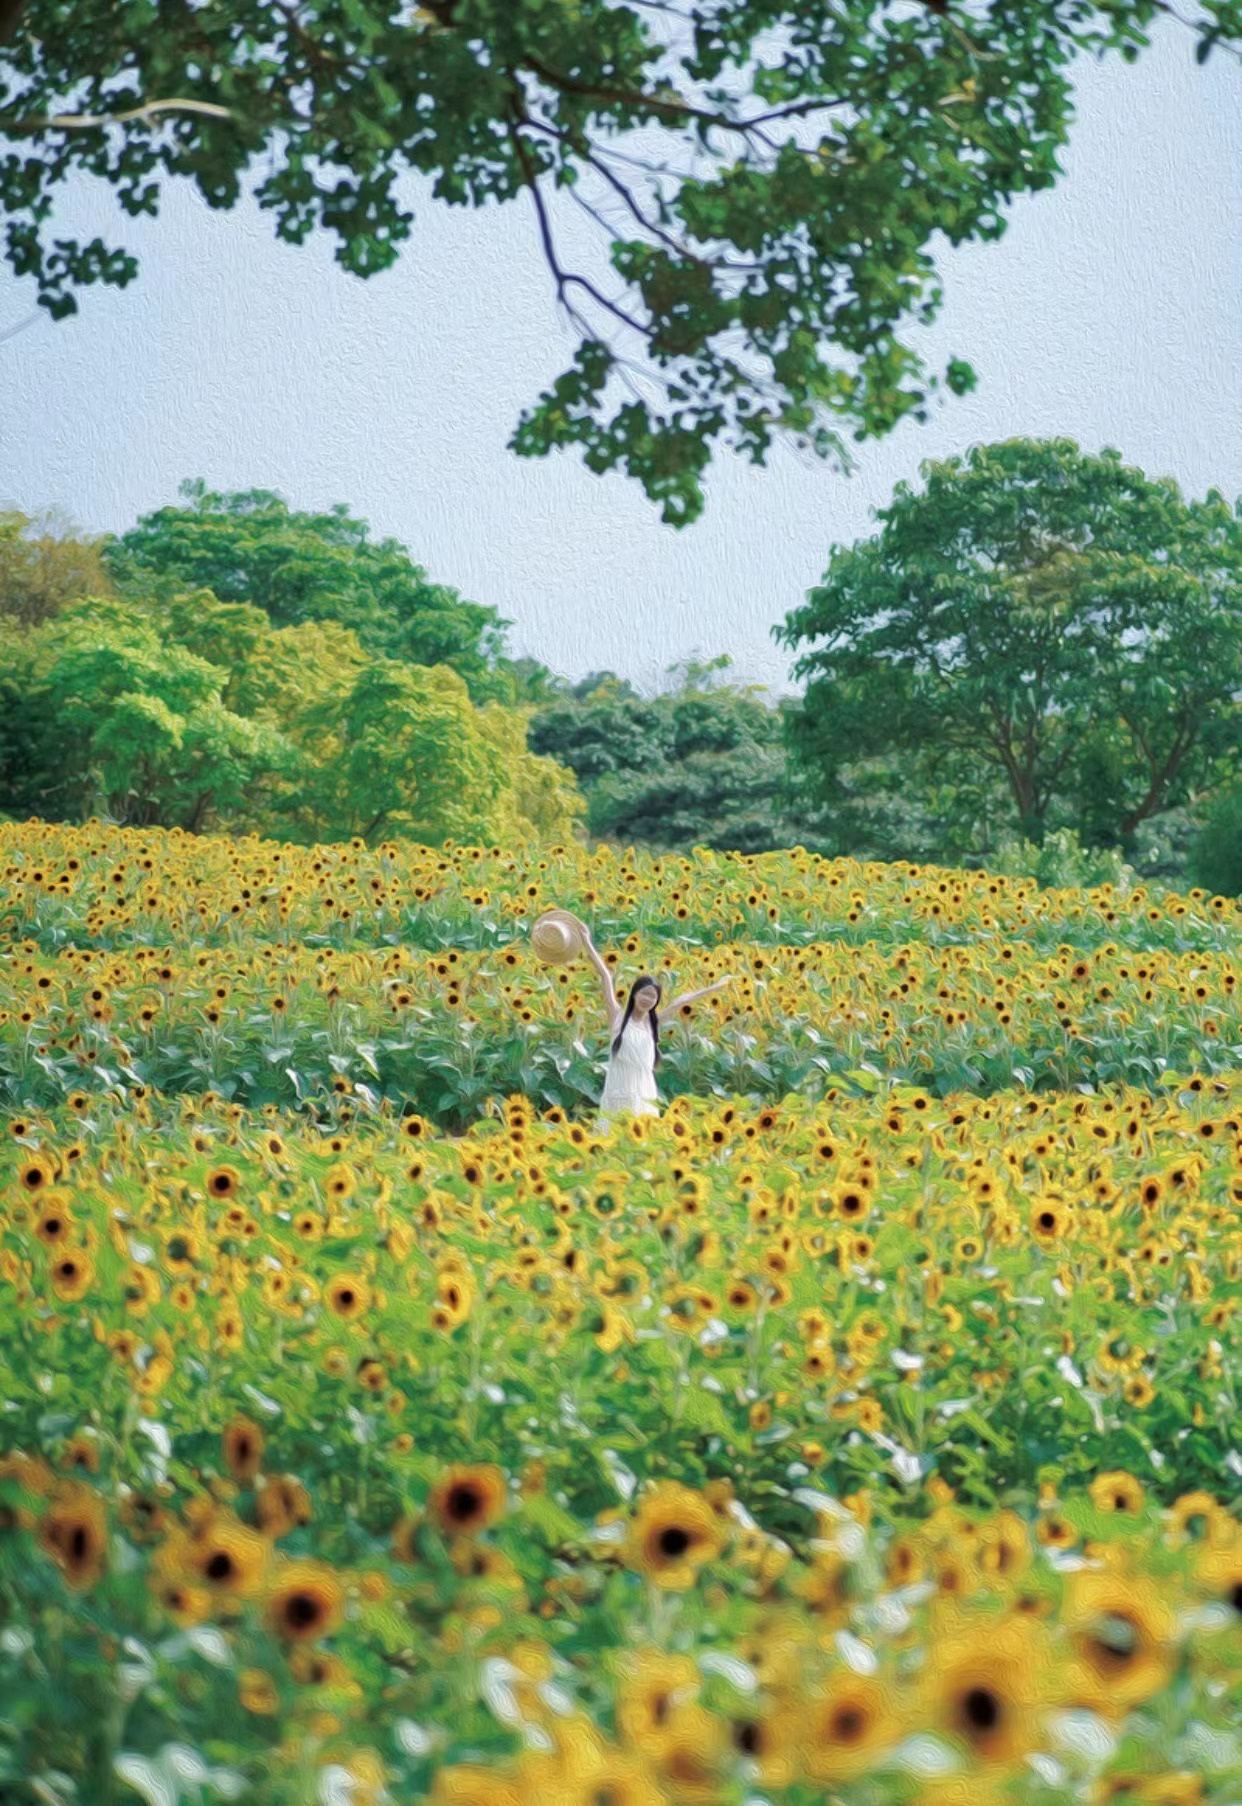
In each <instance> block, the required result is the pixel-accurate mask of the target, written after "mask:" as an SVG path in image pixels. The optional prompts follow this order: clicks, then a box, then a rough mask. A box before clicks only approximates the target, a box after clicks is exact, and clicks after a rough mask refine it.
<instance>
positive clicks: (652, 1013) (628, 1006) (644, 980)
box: [612, 973, 664, 1066]
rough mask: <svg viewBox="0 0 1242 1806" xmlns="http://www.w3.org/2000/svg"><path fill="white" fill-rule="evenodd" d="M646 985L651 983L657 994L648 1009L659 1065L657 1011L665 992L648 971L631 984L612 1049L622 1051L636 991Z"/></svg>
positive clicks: (656, 1063) (617, 1051)
mask: <svg viewBox="0 0 1242 1806" xmlns="http://www.w3.org/2000/svg"><path fill="white" fill-rule="evenodd" d="M644 985H651V986H652V987H653V988H654V990H655V994H656V1000H655V1003H653V1004H652V1006H651V1008H650V1009H649V1010H648V1011H647V1020H648V1022H650V1024H651V1039H652V1040H653V1041H654V1042H655V1061H654V1064H655V1065H657V1066H658V1065H659V1064H660V1020H659V1017H658V1015H657V1013H656V1011H657V1008H658V1006H659V1002H660V999H661V997H662V996H663V995H664V993H663V991H662V990H661V989H660V984H659V981H658V980H657V979H654V978H648V977H647V975H646V973H643V975H642V976H641V977H640V978H636V979H635V980H634V982H633V984H632V985H631V986H630V994H629V996H628V997H627V998H626V1000H625V1014H624V1016H622V1018H621V1026H620V1028H619V1029H618V1030H617V1032H616V1034H615V1035H614V1036H613V1042H612V1051H613V1053H619V1052H620V1051H621V1037H622V1035H623V1034H624V1033H625V1025H626V1023H627V1022H628V1021H629V1019H630V1017H631V1016H632V1015H633V1014H634V993H635V992H636V991H641V990H642V988H643V986H644Z"/></svg>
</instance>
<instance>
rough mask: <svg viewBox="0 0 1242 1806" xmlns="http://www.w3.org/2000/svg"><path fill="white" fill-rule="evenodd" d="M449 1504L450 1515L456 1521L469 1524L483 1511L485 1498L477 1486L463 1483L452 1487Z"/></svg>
mask: <svg viewBox="0 0 1242 1806" xmlns="http://www.w3.org/2000/svg"><path fill="white" fill-rule="evenodd" d="M447 1505H448V1515H449V1516H450V1517H451V1518H452V1519H453V1521H454V1523H457V1524H468V1523H469V1522H470V1519H471V1518H475V1517H478V1515H479V1513H480V1512H481V1511H482V1509H483V1500H482V1498H481V1497H480V1494H479V1490H478V1488H477V1487H475V1486H470V1485H468V1484H464V1483H463V1484H461V1485H458V1486H453V1487H450V1489H449V1495H448V1500H447Z"/></svg>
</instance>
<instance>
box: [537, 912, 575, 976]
mask: <svg viewBox="0 0 1242 1806" xmlns="http://www.w3.org/2000/svg"><path fill="white" fill-rule="evenodd" d="M530 944H531V946H532V947H533V948H534V949H535V952H536V953H537V954H538V956H539V958H540V959H541V960H542V961H543V962H544V964H545V965H548V966H563V965H565V964H566V963H567V962H568V961H569V960H571V959H575V958H576V957H577V956H578V954H579V953H581V951H582V924H581V922H579V920H578V918H577V916H574V915H571V914H570V913H569V911H568V910H567V909H549V910H545V911H544V913H543V915H541V916H540V918H539V920H538V921H537V922H536V923H535V924H534V925H533V926H532V928H531V931H530Z"/></svg>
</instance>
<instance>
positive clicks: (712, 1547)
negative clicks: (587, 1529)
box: [625, 1480, 723, 1592]
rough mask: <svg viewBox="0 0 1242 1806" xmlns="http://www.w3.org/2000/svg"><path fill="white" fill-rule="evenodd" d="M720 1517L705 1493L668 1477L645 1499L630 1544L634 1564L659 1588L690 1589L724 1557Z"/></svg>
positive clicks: (627, 1547) (629, 1554)
mask: <svg viewBox="0 0 1242 1806" xmlns="http://www.w3.org/2000/svg"><path fill="white" fill-rule="evenodd" d="M722 1543H723V1536H722V1530H721V1524H720V1519H719V1518H718V1517H717V1515H716V1513H715V1512H714V1511H713V1510H712V1508H711V1506H710V1505H709V1504H708V1502H707V1500H706V1499H705V1498H704V1497H703V1495H702V1494H701V1493H696V1492H691V1491H690V1489H689V1488H688V1487H685V1486H682V1485H680V1484H679V1483H678V1482H677V1481H675V1480H664V1481H661V1482H660V1483H659V1484H658V1485H657V1486H655V1487H654V1488H653V1489H652V1491H651V1492H650V1493H649V1494H648V1495H647V1497H646V1498H645V1499H644V1500H643V1501H642V1503H641V1505H640V1506H639V1508H638V1511H637V1513H636V1514H635V1516H634V1519H633V1520H632V1522H631V1524H630V1532H629V1536H628V1539H627V1541H626V1545H625V1558H626V1561H627V1563H628V1565H629V1566H630V1567H632V1568H635V1569H637V1570H638V1572H639V1573H641V1574H645V1575H646V1576H647V1578H648V1580H651V1581H654V1582H655V1584H656V1585H657V1586H660V1587H665V1588H668V1589H670V1590H671V1591H674V1592H684V1591H685V1590H686V1589H687V1588H688V1587H691V1586H693V1584H694V1581H695V1577H696V1575H697V1573H698V1570H699V1569H700V1568H701V1567H702V1566H703V1564H704V1563H705V1562H709V1561H713V1560H714V1559H715V1558H716V1556H717V1555H719V1553H720V1550H721V1547H722Z"/></svg>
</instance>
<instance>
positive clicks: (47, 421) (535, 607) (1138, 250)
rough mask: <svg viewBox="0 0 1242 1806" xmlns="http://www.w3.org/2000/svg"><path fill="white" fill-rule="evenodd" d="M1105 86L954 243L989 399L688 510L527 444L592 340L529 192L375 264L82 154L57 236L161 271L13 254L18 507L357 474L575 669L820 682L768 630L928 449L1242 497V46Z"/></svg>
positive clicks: (546, 650)
mask: <svg viewBox="0 0 1242 1806" xmlns="http://www.w3.org/2000/svg"><path fill="white" fill-rule="evenodd" d="M1078 109H1079V118H1078V121H1077V124H1076V127H1075V128H1074V131H1073V134H1072V136H1071V141H1070V145H1069V148H1068V150H1067V151H1066V152H1065V153H1064V154H1063V156H1062V162H1063V165H1064V167H1065V169H1066V175H1065V177H1064V178H1063V180H1062V181H1061V182H1060V184H1059V185H1058V186H1057V188H1056V189H1055V190H1053V191H1051V192H1050V193H1045V194H1042V195H1040V196H1037V197H1035V198H1033V199H1031V200H1027V201H1024V202H1022V203H1020V204H1018V205H1017V206H1016V207H1015V208H1014V209H1013V211H1012V215H1011V224H1010V227H1009V230H1008V232H1007V234H1006V235H1005V237H1004V238H1003V239H1002V240H1001V242H1000V243H999V244H996V245H983V246H977V247H972V248H970V249H968V250H964V251H961V252H957V253H950V254H947V255H946V256H945V257H944V259H943V260H942V263H941V269H942V273H943V275H944V278H945V289H946V300H945V306H944V309H943V313H942V316H941V320H940V322H939V323H938V325H937V326H936V328H935V329H934V330H933V331H932V332H931V333H930V334H928V335H927V339H928V344H929V348H930V349H931V351H932V353H933V362H934V363H938V364H941V365H942V364H943V362H944V360H945V359H947V358H948V357H949V356H953V355H956V356H961V357H965V358H967V359H969V360H970V361H971V362H972V363H973V364H974V366H975V368H976V370H977V372H978V376H979V386H978V389H977V390H976V391H975V393H974V394H973V395H971V396H968V397H966V398H965V399H962V400H956V401H955V400H950V401H949V402H947V403H946V405H945V407H944V408H943V409H942V410H941V411H940V412H939V413H938V414H937V415H936V417H935V418H934V420H933V421H932V422H931V423H930V424H928V425H926V426H923V427H919V426H917V425H914V424H912V423H911V424H906V425H903V426H902V427H901V428H900V429H899V430H898V431H897V432H896V433H894V434H893V435H892V436H891V437H890V438H889V439H887V440H885V441H882V442H880V443H878V444H870V445H866V446H863V447H860V448H858V450H859V458H860V468H859V470H858V472H857V473H856V474H855V475H854V476H852V477H848V478H845V477H841V476H838V475H835V474H833V473H832V472H831V471H830V470H829V469H828V468H827V467H826V466H821V465H820V464H818V462H816V461H815V460H813V459H812V460H800V459H799V458H798V457H796V456H795V455H793V454H792V453H790V452H787V451H785V452H779V453H777V454H776V455H775V456H774V457H773V459H772V461H771V462H770V463H769V465H768V467H767V468H766V469H764V470H760V469H756V468H754V467H752V466H750V465H748V464H742V463H739V462H735V461H732V460H729V459H728V458H722V459H720V460H718V461H717V463H716V464H715V465H714V466H713V468H712V471H711V473H710V477H709V495H708V504H707V508H706V511H705V513H704V515H703V516H702V517H701V519H700V520H699V521H698V523H697V524H696V525H694V526H692V527H689V528H685V529H682V530H681V531H680V532H679V531H677V530H675V529H673V528H671V527H666V526H664V525H663V524H662V523H661V521H660V519H659V516H658V514H657V512H656V510H655V509H654V508H653V507H652V506H651V504H650V503H649V502H647V500H646V499H645V497H644V496H643V495H642V493H641V491H640V490H639V489H638V487H637V486H636V485H634V484H632V483H631V482H629V480H628V479H626V478H624V477H621V476H610V477H606V478H599V477H593V476H591V475H590V474H589V473H587V472H586V471H584V470H583V469H582V468H581V466H580V465H579V464H578V463H577V460H576V456H575V454H573V453H562V454H557V455H554V456H553V457H552V458H550V459H544V460H539V461H535V462H528V461H524V460H519V459H517V458H516V457H514V455H513V454H512V453H510V452H508V451H506V450H505V441H506V440H507V438H508V437H509V434H510V432H511V430H512V428H513V425H514V423H515V421H516V419H517V417H518V415H519V413H520V411H521V409H522V408H523V406H524V405H525V404H526V403H528V402H529V401H531V400H532V399H533V398H534V397H535V396H536V395H537V394H538V392H539V391H540V389H541V388H542V387H543V385H544V384H545V383H546V382H547V381H548V380H549V379H550V378H551V377H553V376H554V375H556V374H557V373H558V372H559V371H560V370H561V369H563V368H564V367H565V365H566V364H567V362H568V360H569V357H570V355H571V353H572V347H573V339H572V337H571V336H570V333H569V329H568V328H567V327H566V326H565V325H564V324H563V323H562V321H561V320H560V319H559V317H558V314H557V310H556V307H555V304H554V300H553V297H552V294H551V291H550V285H549V281H548V277H547V272H546V270H545V267H544V265H543V263H542V260H541V257H540V253H539V249H538V243H537V239H536V235H535V230H534V222H533V218H532V215H531V212H530V209H529V204H528V201H527V200H526V199H525V198H523V199H522V200H521V201H519V202H517V203H514V204H512V205H510V206H507V207H504V208H499V207H489V208H488V209H487V210H485V211H484V212H482V213H472V212H467V211H464V210H458V209H454V210H451V211H450V210H448V209H444V208H440V207H437V206H435V205H434V204H433V203H430V202H426V203H421V204H419V205H418V219H417V222H416V225H415V228H414V235H413V237H412V239H411V241H410V242H409V244H408V245H407V247H406V249H405V252H404V254H403V256H402V258H401V260H400V262H399V263H398V265H397V266H396V267H395V268H394V269H392V270H390V271H387V272H385V273H384V274H383V275H380V276H375V277H372V278H370V279H369V280H367V281H363V280H361V279H359V278H356V277H353V276H350V275H348V274H347V273H346V272H345V271H343V270H342V269H341V268H340V266H339V265H338V264H336V263H335V262H334V261H333V258H332V248H333V243H334V241H333V240H331V239H329V238H327V237H326V236H323V237H318V238H314V239H311V240H308V241H307V242H306V243H305V244H304V245H302V246H300V247H294V246H290V245H284V244H281V243H280V242H279V241H278V240H277V239H276V238H275V236H274V233H273V229H272V222H271V218H270V216H269V215H265V214H263V213H261V212H260V211H259V210H258V209H257V208H255V207H253V206H251V205H249V204H245V205H242V206H239V207H238V208H236V209H234V210H233V211H232V212H228V213H213V212H211V211H210V210H209V209H208V208H207V207H206V206H204V205H203V204H202V203H201V202H200V201H198V200H197V198H196V197H195V195H194V193H193V191H192V190H190V189H188V188H185V187H183V186H180V185H178V186H176V187H173V188H170V189H167V190H166V191H165V199H164V203H163V210H162V213H161V215H160V217H159V219H158V220H154V221H151V220H142V221H135V220H130V219H128V218H126V217H125V216H124V215H123V214H122V213H121V212H120V210H119V209H118V208H117V207H116V205H115V203H114V201H113V200H112V198H111V196H110V194H109V193H108V192H107V191H104V190H102V189H101V188H99V187H98V186H97V185H95V184H93V183H91V182H88V181H86V180H83V181H82V182H81V183H80V184H79V185H78V186H76V187H74V188H72V189H70V190H68V191H66V193H65V198H64V202H63V203H62V206H61V208H60V211H59V213H58V216H57V219H56V226H57V229H58V231H62V232H63V231H67V230H69V229H71V228H72V229H76V230H78V231H82V230H85V231H86V232H87V234H88V235H93V234H94V233H96V232H98V233H100V234H102V235H103V236H104V237H105V238H106V239H107V240H108V242H109V243H112V244H118V243H119V244H122V245H125V246H126V247H127V248H129V249H130V250H132V251H134V252H135V253H136V254H137V255H138V257H139V259H140V264H141V269H140V274H139V276H138V278H137V280H136V281H135V282H133V283H132V284H131V285H130V287H129V288H128V289H123V290H114V289H104V288H98V289H94V290H88V291H86V292H85V294H84V295H83V296H82V300H81V311H80V313H79V314H78V315H77V316H76V317H74V318H72V319H70V320H68V321H66V322H61V323H58V324H53V323H52V322H51V321H50V320H49V319H47V318H46V317H45V316H41V317H40V318H39V319H38V320H37V321H36V322H35V323H34V324H32V325H30V326H29V327H25V328H22V322H23V321H25V320H26V319H27V318H28V317H29V316H30V315H31V313H32V311H33V310H34V295H33V288H32V285H31V284H30V283H29V282H26V281H21V282H19V281H18V280H17V279H16V278H14V277H13V276H12V275H11V273H10V272H9V269H8V265H7V264H0V506H5V505H8V506H16V507H19V508H22V509H24V510H26V511H28V512H29V511H34V510H37V509H40V508H43V507H45V506H49V505H54V506H57V507H59V508H61V509H63V510H65V511H67V512H68V513H69V514H71V515H72V516H73V517H74V519H75V520H76V521H77V522H78V523H79V524H80V525H81V526H83V527H85V528H88V529H93V530H103V529H108V530H112V531H117V532H119V531H123V530H124V529H125V528H126V527H128V526H130V525H132V523H133V522H134V521H135V520H136V519H137V518H138V516H139V515H140V514H143V513H146V512H149V511H150V510H152V509H155V508H159V507H163V506H166V505H168V504H171V503H174V502H175V501H176V500H177V486H178V483H179V482H180V481H181V479H182V478H183V477H190V476H202V477H204V478H206V480H207V483H208V485H209V486H210V487H212V488H216V489H244V488H251V487H260V488H265V489H275V490H277V491H278V492H279V493H281V494H282V495H284V496H285V498H286V499H287V500H288V501H289V502H290V504H291V505H292V506H294V507H297V508H324V507H327V506H329V505H331V504H332V503H334V502H338V501H342V502H345V503H347V504H348V505H349V507H350V509H351V511H352V512H354V513H355V514H357V515H360V516H361V517H362V518H363V519H365V520H367V521H369V522H370V524H371V527H372V530H373V532H374V533H375V534H377V535H383V534H392V535H394V536H395V537H397V538H398V539H400V540H401V541H402V542H403V543H404V544H406V545H407V546H408V547H409V548H410V550H411V552H412V553H413V555H414V557H415V558H416V559H417V560H418V561H419V562H420V563H421V564H423V565H425V566H426V568H427V569H428V571H429V572H430V573H431V574H432V575H433V576H434V577H435V578H437V579H439V580H440V581H443V582H446V583H451V584H453V585H455V586H456V587H457V588H459V589H460V590H462V591H463V592H464V593H465V594H466V595H467V596H469V597H471V598H472V599H474V600H477V601H480V602H489V603H492V604H493V605H494V606H496V607H498V608H499V609H500V611H501V613H502V614H504V615H507V616H508V617H509V618H510V619H511V620H512V621H513V623H514V625H513V628H512V631H511V635H510V638H511V644H512V646H513V649H514V650H515V651H516V652H519V653H521V652H529V653H533V654H534V655H535V656H537V657H539V658H541V659H543V660H545V661H546V662H547V663H548V664H549V665H551V666H552V667H553V668H554V669H556V670H558V671H562V672H564V673H565V674H567V675H568V676H571V677H579V676H582V675H583V674H585V673H586V672H587V671H589V670H593V669H600V668H604V667H611V668H612V669H614V670H617V671H621V672H623V673H625V674H626V675H628V676H630V677H631V678H633V679H634V680H635V681H636V682H638V683H640V684H641V685H643V686H644V687H649V686H653V685H654V684H655V683H656V682H657V681H658V679H659V674H660V673H661V672H662V671H664V670H665V668H666V667H667V666H668V665H669V664H670V663H672V662H673V661H674V660H677V659H681V658H685V657H687V656H690V655H692V654H694V653H696V652H700V653H702V654H704V655H708V656H710V655H713V654H715V653H717V652H721V651H725V652H728V653H730V654H731V655H732V656H733V659H734V664H735V670H736V673H737V674H738V676H740V677H742V678H744V679H746V680H748V681H754V682H761V683H766V684H769V685H771V686H772V687H773V688H774V689H777V690H780V689H785V690H788V689H791V688H794V687H795V686H793V685H792V684H791V683H790V682H789V679H788V675H787V674H788V668H789V664H790V658H789V655H787V654H786V653H785V652H783V651H782V650H781V649H780V648H778V647H777V646H776V645H775V643H774V642H773V640H772V638H771V633H770V630H771V627H772V624H773V623H774V622H776V621H777V620H779V619H780V618H781V617H782V616H783V615H784V614H785V613H786V612H787V611H788V610H789V609H790V608H792V607H795V606H797V605H798V604H799V602H800V601H801V600H802V598H803V596H804V594H805V592H806V590H807V588H808V587H809V586H810V585H812V584H813V583H814V582H815V581H816V580H817V579H818V577H819V575H820V573H821V572H822V570H823V568H824V565H825V563H826V561H827V555H828V551H829V548H830V547H831V546H832V545H833V544H834V543H836V542H841V541H851V540H854V539H857V538H859V537H861V536H863V535H865V534H866V533H867V532H868V531H869V529H870V525H871V520H872V510H873V509H874V508H876V507H880V506H882V505H883V504H884V503H885V502H886V501H887V499H888V497H889V495H890V494H891V491H892V487H893V484H894V482H895V481H897V480H898V479H899V478H902V477H906V478H911V479H912V478H915V477H916V476H917V471H918V466H919V464H920V462H921V461H922V460H923V459H924V458H927V457H941V456H945V455H947V454H949V453H952V452H958V451H963V450H965V449H966V448H967V447H968V446H969V445H971V444H974V443H978V442H980V441H986V440H989V439H996V438H1003V437H1007V436H1009V435H1012V434H1017V433H1027V434H1038V435H1045V434H1068V435H1069V436H1070V437H1072V438H1075V439H1077V440H1078V441H1079V442H1080V444H1082V445H1083V446H1084V447H1086V448H1088V449H1090V450H1097V449H1099V448H1100V447H1101V446H1103V445H1115V446H1117V447H1118V448H1119V449H1120V451H1121V452H1122V453H1123V455H1124V456H1125V457H1126V458H1127V459H1128V460H1130V461H1132V462H1134V463H1137V464H1139V465H1141V466H1143V468H1145V469H1146V470H1147V471H1148V472H1149V473H1151V474H1152V475H1166V474H1167V475H1172V476H1174V477H1176V478H1177V480H1178V481H1179V482H1180V483H1181V484H1182V486H1183V488H1184V489H1185V490H1186V491H1187V492H1188V493H1190V494H1192V495H1201V494H1202V493H1203V492H1204V491H1205V490H1206V489H1207V488H1209V487H1212V486H1215V487H1218V488H1220V489H1222V490H1224V492H1225V493H1226V495H1228V496H1229V497H1230V498H1231V499H1232V498H1234V497H1236V496H1237V495H1239V494H1240V493H1242V355H1240V353H1242V327H1240V325H1239V322H1240V321H1242V205H1240V204H1239V199H1238V196H1239V177H1240V175H1242V68H1240V67H1239V64H1238V62H1237V61H1236V60H1235V59H1233V58H1232V57H1230V56H1228V55H1225V54H1220V53H1217V55H1215V56H1214V57H1212V58H1211V59H1210V60H1209V62H1208V64H1207V65H1206V67H1205V68H1202V69H1201V68H1198V67H1197V66H1196V65H1195V63H1194V60H1193V38H1192V37H1191V34H1190V33H1189V32H1188V31H1186V30H1184V29H1181V28H1179V27H1176V26H1173V25H1165V26H1163V27H1162V28H1161V30H1160V31H1159V32H1158V33H1157V34H1156V42H1155V44H1154V46H1153V48H1152V50H1151V51H1150V52H1148V53H1147V55H1146V56H1145V57H1144V58H1143V59H1141V60H1140V62H1139V63H1138V64H1136V65H1135V66H1134V67H1126V66H1125V65H1124V64H1122V63H1121V62H1119V61H1110V62H1108V63H1106V64H1104V65H1102V66H1100V65H1095V64H1090V65H1087V64H1084V65H1081V66H1080V70H1079V78H1078ZM410 192H411V196H413V195H414V194H415V193H416V191H415V190H413V189H411V191H410ZM13 328H22V329H21V330H18V331H15V332H12V336H10V337H7V338H5V337H4V335H5V333H6V332H10V331H11V329H13Z"/></svg>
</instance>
